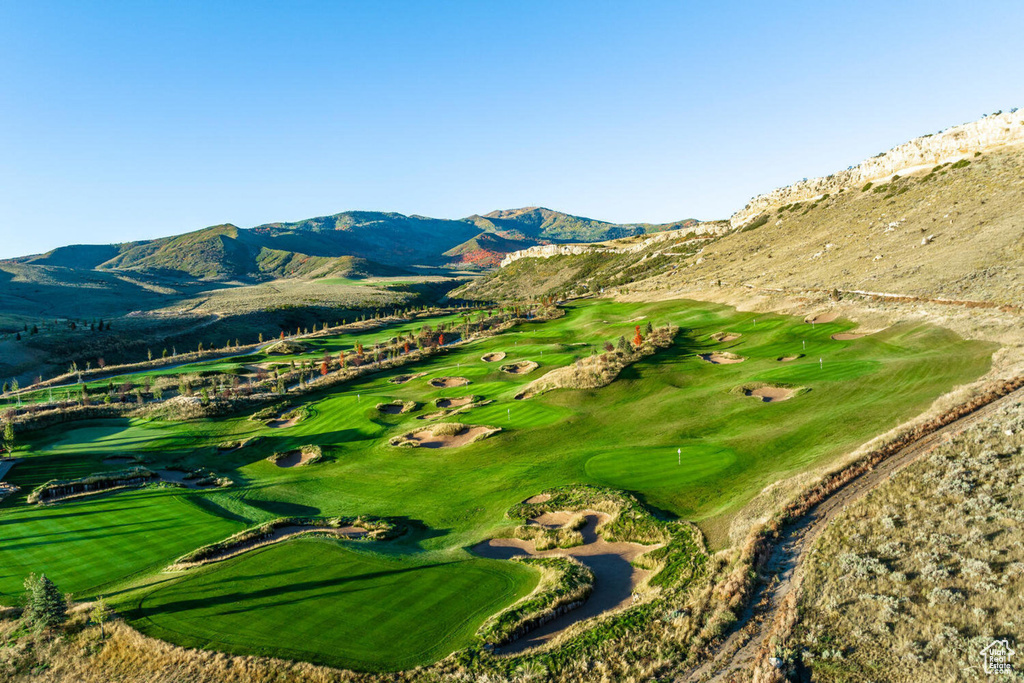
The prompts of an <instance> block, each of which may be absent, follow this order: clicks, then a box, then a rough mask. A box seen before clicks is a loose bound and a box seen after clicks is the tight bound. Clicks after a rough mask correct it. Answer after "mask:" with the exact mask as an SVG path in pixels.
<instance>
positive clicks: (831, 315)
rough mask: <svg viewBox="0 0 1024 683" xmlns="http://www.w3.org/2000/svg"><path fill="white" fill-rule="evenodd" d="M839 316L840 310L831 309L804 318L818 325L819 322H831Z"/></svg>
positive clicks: (805, 320)
mask: <svg viewBox="0 0 1024 683" xmlns="http://www.w3.org/2000/svg"><path fill="white" fill-rule="evenodd" d="M838 318H839V312H838V311H829V312H827V313H818V314H817V315H809V316H807V317H806V318H804V322H805V323H809V324H812V325H816V324H818V323H830V322H832V321H834V320H837V319H838Z"/></svg>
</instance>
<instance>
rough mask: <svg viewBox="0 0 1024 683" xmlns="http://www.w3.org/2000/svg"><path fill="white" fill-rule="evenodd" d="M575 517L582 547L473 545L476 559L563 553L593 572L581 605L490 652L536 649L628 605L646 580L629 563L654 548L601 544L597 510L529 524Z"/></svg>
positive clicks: (505, 541)
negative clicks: (580, 523)
mask: <svg viewBox="0 0 1024 683" xmlns="http://www.w3.org/2000/svg"><path fill="white" fill-rule="evenodd" d="M535 498H536V496H535ZM531 500H532V499H531ZM578 514H583V515H585V516H586V519H587V523H586V525H585V526H584V527H583V528H581V529H580V533H581V534H582V535H583V545H579V546H575V547H573V548H552V549H550V550H542V551H537V550H535V549H534V544H533V541H521V540H519V539H517V538H492V539H490V540H488V541H484V542H482V543H478V544H477V545H475V546H474V547H473V552H475V553H476V554H477V555H480V556H482V557H487V558H492V559H498V560H507V559H511V558H513V557H516V556H524V555H533V556H535V557H551V556H556V557H557V556H559V555H569V556H571V557H574V558H576V559H577V560H579V561H580V562H581V563H582V564H584V565H586V566H587V567H588V568H590V570H591V571H592V572H594V590H593V592H592V593H591V594H590V598H589V599H588V600H587V601H586V602H585V603H584V604H583V605H582V606H581V607H578V608H576V609H574V610H572V611H571V612H566V613H565V614H562V615H560V616H558V617H556V618H555V619H553V620H552V621H549V622H548V623H546V624H544V625H543V626H541V627H539V628H537V629H535V630H533V631H530V632H529V633H527V634H525V635H523V636H522V637H520V638H519V639H518V640H515V641H513V642H512V643H509V644H507V645H503V646H501V647H498V648H496V649H495V652H499V653H502V654H507V653H513V652H521V651H523V650H526V649H529V648H531V647H536V646H538V645H542V644H544V643H545V642H547V641H549V640H551V639H552V638H554V637H555V636H557V635H558V634H560V633H562V632H563V631H565V630H566V629H567V628H569V627H570V626H572V625H573V624H576V623H578V622H580V621H583V620H584V619H589V618H591V617H595V616H598V615H600V614H604V613H605V612H609V611H612V610H615V609H619V608H622V607H627V606H629V605H630V604H632V596H633V591H634V590H635V589H636V587H637V586H638V585H640V584H641V583H642V582H643V581H645V580H646V579H647V577H648V576H650V574H651V572H650V571H648V570H646V569H638V568H636V567H634V566H633V565H632V564H630V563H631V562H632V561H633V560H634V559H636V558H637V557H639V556H640V555H643V554H644V553H645V552H648V551H649V550H653V549H654V548H656V547H657V546H649V545H640V544H639V543H621V542H620V543H610V542H608V541H606V540H604V539H603V538H602V537H600V536H598V534H597V527H598V526H599V525H601V524H604V523H605V522H607V521H608V520H609V519H611V517H610V516H609V515H607V514H605V513H603V512H595V511H593V510H584V511H582V512H548V513H545V514H544V515H541V516H539V517H535V518H534V519H533V520H531V521H533V522H534V523H540V522H541V521H545V522H554V521H558V520H562V524H564V523H566V522H568V521H569V520H570V519H572V518H573V517H575V516H576V515H578Z"/></svg>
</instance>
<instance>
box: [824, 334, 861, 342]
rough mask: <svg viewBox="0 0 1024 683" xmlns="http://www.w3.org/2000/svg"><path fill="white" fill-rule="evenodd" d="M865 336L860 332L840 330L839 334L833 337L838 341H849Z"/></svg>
mask: <svg viewBox="0 0 1024 683" xmlns="http://www.w3.org/2000/svg"><path fill="white" fill-rule="evenodd" d="M863 336H864V335H863V334H861V333H859V332H839V333H837V334H833V335H832V338H833V339H835V340H836V341H849V340H851V339H860V338H861V337H863Z"/></svg>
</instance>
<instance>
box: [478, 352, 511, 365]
mask: <svg viewBox="0 0 1024 683" xmlns="http://www.w3.org/2000/svg"><path fill="white" fill-rule="evenodd" d="M480 360H482V361H483V362H485V363H497V362H498V361H499V360H505V352H504V351H495V352H494V353H485V354H484V355H483V356H482V357H481V358H480Z"/></svg>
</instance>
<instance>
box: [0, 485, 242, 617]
mask: <svg viewBox="0 0 1024 683" xmlns="http://www.w3.org/2000/svg"><path fill="white" fill-rule="evenodd" d="M240 528H242V524H240V523H238V522H232V521H230V520H227V519H225V518H223V517H221V516H218V515H213V514H210V513H209V512H206V511H204V510H203V509H201V508H200V507H198V506H197V505H195V504H194V503H193V502H192V497H191V496H189V495H182V494H180V493H178V492H177V491H175V490H169V489H152V488H151V489H145V490H140V491H123V492H119V493H116V494H107V495H101V496H96V497H92V498H82V499H79V500H71V501H68V502H66V503H62V504H60V505H49V506H28V505H22V506H19V507H17V508H14V509H12V510H7V511H5V513H4V514H3V515H2V516H0V601H2V602H3V603H6V604H12V603H14V602H16V601H17V599H18V598H19V597H20V593H21V590H22V585H21V584H22V582H23V581H24V579H25V577H26V576H28V575H29V574H30V573H32V572H37V573H38V572H44V573H45V574H46V575H47V576H48V577H50V578H51V579H52V580H53V581H54V582H55V583H56V584H57V585H58V586H60V588H61V590H63V591H68V592H71V593H74V594H76V596H78V597H89V596H93V595H96V594H98V593H101V592H103V591H104V589H106V588H109V587H110V585H112V584H115V583H117V582H119V581H122V580H124V579H125V578H127V577H128V576H129V575H131V574H134V573H138V572H143V571H153V570H159V569H161V568H163V567H164V566H166V565H167V564H169V563H170V562H171V561H173V560H174V559H175V558H176V557H178V556H180V555H182V554H183V553H185V552H188V551H189V550H192V549H194V548H196V547H198V546H200V545H204V544H206V543H211V542H213V541H216V540H220V539H221V538H224V537H225V536H229V535H231V534H232V533H234V532H236V531H238V530H239V529H240Z"/></svg>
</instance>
